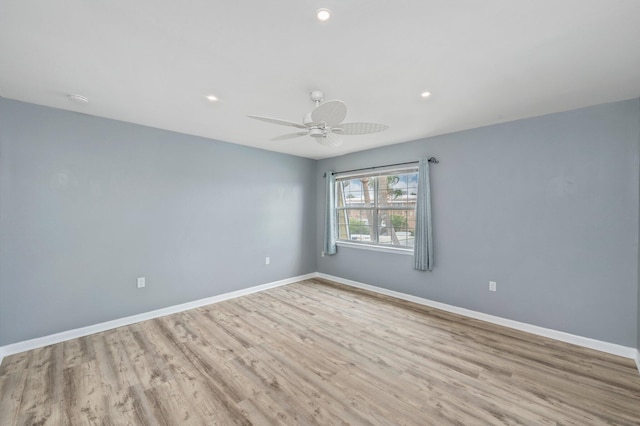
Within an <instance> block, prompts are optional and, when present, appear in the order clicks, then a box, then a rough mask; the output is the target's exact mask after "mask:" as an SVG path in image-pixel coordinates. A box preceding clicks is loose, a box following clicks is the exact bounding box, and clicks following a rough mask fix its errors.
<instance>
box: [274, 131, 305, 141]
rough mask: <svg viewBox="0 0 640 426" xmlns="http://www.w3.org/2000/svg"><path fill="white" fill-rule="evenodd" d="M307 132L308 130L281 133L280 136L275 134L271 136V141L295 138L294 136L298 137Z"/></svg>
mask: <svg viewBox="0 0 640 426" xmlns="http://www.w3.org/2000/svg"><path fill="white" fill-rule="evenodd" d="M308 134H309V132H299V133H288V134H286V135H281V136H276V137H275V138H272V139H271V140H272V141H284V140H287V139H295V138H299V137H300V136H307V135H308Z"/></svg>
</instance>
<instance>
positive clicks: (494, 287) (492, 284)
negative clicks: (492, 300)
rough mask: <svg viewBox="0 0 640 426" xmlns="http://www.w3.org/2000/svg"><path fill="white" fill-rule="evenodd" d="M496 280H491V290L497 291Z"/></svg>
mask: <svg viewBox="0 0 640 426" xmlns="http://www.w3.org/2000/svg"><path fill="white" fill-rule="evenodd" d="M496 290H497V288H496V282H495V281H489V291H496Z"/></svg>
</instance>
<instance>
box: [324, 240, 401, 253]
mask: <svg viewBox="0 0 640 426" xmlns="http://www.w3.org/2000/svg"><path fill="white" fill-rule="evenodd" d="M336 245H337V246H338V247H349V248H355V249H361V250H370V251H380V252H384V253H393V254H401V255H404V256H413V249H401V248H396V247H384V246H374V245H373V244H358V243H349V242H346V241H338V242H336Z"/></svg>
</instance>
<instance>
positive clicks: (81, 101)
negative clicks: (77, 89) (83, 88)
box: [67, 93, 89, 104]
mask: <svg viewBox="0 0 640 426" xmlns="http://www.w3.org/2000/svg"><path fill="white" fill-rule="evenodd" d="M67 99H69V100H70V101H73V102H77V103H79V104H88V103H89V98H87V97H86V96H82V95H78V94H76V93H70V94H68V95H67Z"/></svg>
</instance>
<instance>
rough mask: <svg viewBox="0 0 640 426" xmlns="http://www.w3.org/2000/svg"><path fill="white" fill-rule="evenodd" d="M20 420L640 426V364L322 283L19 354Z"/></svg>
mask: <svg viewBox="0 0 640 426" xmlns="http://www.w3.org/2000/svg"><path fill="white" fill-rule="evenodd" d="M0 424H1V425H3V426H5V425H129V424H130V425H138V424H140V425H180V426H182V425H251V424H253V425H270V424H282V425H342V424H351V425H369V424H372V425H493V424H496V425H502V424H509V425H512V424H528V425H533V424H535V425H538V424H543V425H544V424H562V425H581V426H583V425H599V424H619V425H639V424H640V374H638V371H637V370H636V369H635V364H634V362H633V361H632V360H629V359H625V358H620V357H616V356H612V355H608V354H604V353H601V352H597V351H592V350H589V349H585V348H581V347H577V346H573V345H569V344H565V343H561V342H557V341H554V340H550V339H546V338H543V337H539V336H534V335H530V334H527V333H523V332H519V331H515V330H511V329H508V328H503V327H499V326H496V325H492V324H488V323H484V322H481V321H477V320H473V319H469V318H466V317H461V316H458V315H454V314H450V313H446V312H443V311H439V310H437V309H432V308H428V307H424V306H420V305H415V304H412V303H409V302H405V301H400V300H397V299H393V298H390V297H386V296H381V295H376V294H373V293H369V292H366V291H363V290H357V289H351V288H348V287H344V286H341V285H338V284H335V283H329V282H326V281H322V280H308V281H303V282H299V283H296V284H291V285H288V286H284V287H278V288H275V289H271V290H268V291H264V292H261V293H255V294H252V295H248V296H244V297H241V298H237V299H233V300H228V301H225V302H221V303H217V304H214V305H209V306H206V307H202V308H198V309H194V310H191V311H187V312H183V313H179V314H174V315H171V316H167V317H163V318H158V319H154V320H150V321H146V322H142V323H138V324H134V325H131V326H127V327H122V328H118V329H115V330H111V331H107V332H104V333H99V334H95V335H92V336H87V337H83V338H79V339H75V340H71V341H67V342H64V343H60V344H56V345H51V346H47V347H45V348H41V349H37V350H33V351H29V352H24V353H21V354H16V355H12V356H9V357H6V358H5V359H4V361H3V363H2V366H0Z"/></svg>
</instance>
